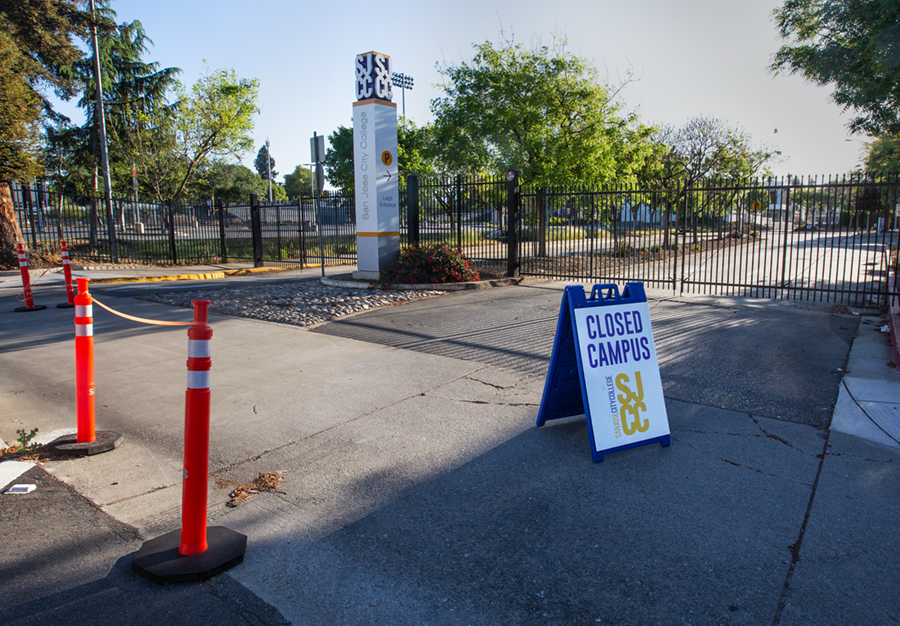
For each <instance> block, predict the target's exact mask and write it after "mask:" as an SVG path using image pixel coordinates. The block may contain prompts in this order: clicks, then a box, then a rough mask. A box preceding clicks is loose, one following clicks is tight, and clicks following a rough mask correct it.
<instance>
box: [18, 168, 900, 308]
mask: <svg viewBox="0 0 900 626" xmlns="http://www.w3.org/2000/svg"><path fill="white" fill-rule="evenodd" d="M12 192H13V201H14V204H15V206H16V210H17V212H18V215H19V223H20V226H21V228H22V232H23V235H24V236H25V239H26V241H27V242H28V243H29V245H30V246H31V247H32V248H37V249H41V248H47V249H51V250H52V249H53V248H54V247H55V246H58V241H59V240H60V239H66V240H67V241H68V242H69V247H70V250H72V251H73V256H74V257H76V258H79V259H84V260H91V261H97V262H107V261H113V260H116V261H118V262H130V263H153V264H189V263H218V262H248V263H250V262H252V263H253V264H254V265H257V266H260V265H282V266H297V265H306V266H315V265H320V264H324V265H334V264H353V263H355V262H356V231H355V210H354V201H353V198H352V197H351V196H347V195H340V194H334V193H332V194H329V193H327V192H326V193H325V194H324V195H323V197H322V198H320V199H319V202H318V204H316V202H315V201H314V200H313V199H312V198H304V199H301V200H300V201H297V202H295V203H291V204H279V205H260V204H259V203H257V202H255V201H251V202H248V203H247V204H242V205H229V204H224V203H216V205H212V204H210V203H208V202H206V203H197V204H193V205H189V204H186V205H178V206H171V205H159V204H154V203H140V202H133V201H128V200H122V199H115V200H114V201H113V206H112V211H108V210H107V208H106V206H105V202H104V201H103V200H102V199H97V198H71V197H64V196H61V195H59V194H55V193H53V192H52V191H47V190H46V189H41V188H34V187H31V188H28V187H24V188H23V187H22V186H20V185H16V184H13V186H12ZM400 197H401V201H402V204H401V206H403V207H405V210H402V211H401V216H400V218H401V220H400V221H401V227H400V237H401V243H402V244H404V245H407V244H414V243H445V244H447V245H449V246H451V247H453V248H457V249H460V250H462V251H463V252H465V253H466V255H467V256H468V257H469V258H470V259H472V260H473V261H474V262H475V263H476V264H478V265H480V266H483V267H484V266H489V267H491V268H494V269H495V270H496V271H497V272H506V273H510V274H515V273H519V272H521V273H522V274H527V275H537V276H547V277H556V278H569V279H579V280H585V281H589V280H590V281H609V282H619V283H621V282H625V281H630V280H640V281H643V282H644V283H646V284H648V285H649V286H655V287H662V288H667V289H671V290H673V291H674V292H675V293H706V294H718V295H731V296H744V297H748V296H749V297H762V298H792V299H805V300H818V301H827V302H836V303H850V304H854V305H860V306H866V305H872V306H880V305H882V304H883V303H884V302H885V301H886V298H887V297H888V296H892V295H893V296H897V295H900V294H896V293H889V292H888V287H887V280H886V278H887V275H888V272H889V271H891V268H892V267H893V268H894V271H896V265H897V263H898V260H897V258H898V257H897V249H898V245H900V182H898V179H897V177H890V178H883V179H874V178H871V177H864V176H844V177H838V178H828V179H823V180H819V179H815V178H812V179H803V178H793V177H792V178H781V179H767V180H760V181H751V182H747V181H740V182H735V181H704V182H703V183H701V184H699V185H695V186H694V187H692V188H690V189H684V188H682V187H680V186H679V185H678V184H677V183H672V184H670V185H668V186H663V185H657V186H656V187H654V188H638V187H627V186H623V187H618V188H615V187H613V188H610V187H604V188H593V187H588V186H571V187H547V188H535V187H529V186H521V187H520V186H518V181H517V180H507V179H503V178H484V177H481V178H468V177H462V176H455V177H451V178H442V179H423V180H419V179H418V178H416V177H414V176H410V177H409V178H408V179H407V180H404V181H401V186H400ZM510 224H512V226H513V228H510ZM892 255H893V256H892Z"/></svg>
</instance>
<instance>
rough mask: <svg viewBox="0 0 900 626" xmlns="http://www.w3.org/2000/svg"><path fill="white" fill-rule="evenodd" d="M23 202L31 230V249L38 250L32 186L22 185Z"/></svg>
mask: <svg viewBox="0 0 900 626" xmlns="http://www.w3.org/2000/svg"><path fill="white" fill-rule="evenodd" d="M22 203H23V204H24V205H25V214H26V215H27V216H28V228H29V230H31V249H32V250H37V249H38V246H37V233H36V232H35V229H34V206H33V204H34V203H33V202H32V198H31V187H30V186H29V185H24V184H23V185H22Z"/></svg>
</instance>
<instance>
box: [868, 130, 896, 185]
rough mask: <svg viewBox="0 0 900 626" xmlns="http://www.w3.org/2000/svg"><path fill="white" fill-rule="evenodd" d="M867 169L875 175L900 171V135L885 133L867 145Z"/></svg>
mask: <svg viewBox="0 0 900 626" xmlns="http://www.w3.org/2000/svg"><path fill="white" fill-rule="evenodd" d="M865 165H866V171H867V172H869V173H870V174H873V175H875V176H884V175H885V174H897V173H900V135H885V136H883V137H878V138H877V139H876V140H875V141H873V142H871V143H869V144H868V145H866V156H865Z"/></svg>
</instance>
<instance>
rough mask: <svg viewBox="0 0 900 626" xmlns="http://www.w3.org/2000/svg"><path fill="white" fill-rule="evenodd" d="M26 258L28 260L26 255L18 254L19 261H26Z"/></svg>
mask: <svg viewBox="0 0 900 626" xmlns="http://www.w3.org/2000/svg"><path fill="white" fill-rule="evenodd" d="M27 258H28V255H27V254H20V255H19V260H20V261H24V260H25V259H27Z"/></svg>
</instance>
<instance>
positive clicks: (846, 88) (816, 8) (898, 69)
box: [770, 0, 900, 136]
mask: <svg viewBox="0 0 900 626" xmlns="http://www.w3.org/2000/svg"><path fill="white" fill-rule="evenodd" d="M774 15H775V21H776V24H777V26H778V32H779V34H780V35H781V37H782V38H783V39H785V40H787V43H785V44H784V45H782V46H781V48H780V49H779V50H778V52H777V53H776V54H775V57H774V59H773V61H772V64H771V67H770V69H771V70H772V71H774V72H776V73H777V72H778V71H779V70H784V69H786V70H789V71H790V72H791V73H792V74H800V75H802V76H803V77H804V78H805V79H806V80H808V81H811V82H813V83H816V84H817V85H820V86H825V85H834V92H833V93H832V96H831V97H832V99H833V100H834V102H835V103H836V104H838V105H839V106H841V107H842V108H843V109H844V110H845V111H846V110H848V109H853V110H854V112H855V113H856V117H854V118H853V119H852V120H851V121H850V123H849V124H848V126H849V128H850V130H851V131H852V132H854V133H860V132H862V133H867V134H870V135H876V136H877V135H882V134H895V135H896V134H900V54H898V50H897V42H898V41H900V2H898V0H785V3H784V5H783V6H782V7H781V8H780V9H776V10H775V13H774Z"/></svg>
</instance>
